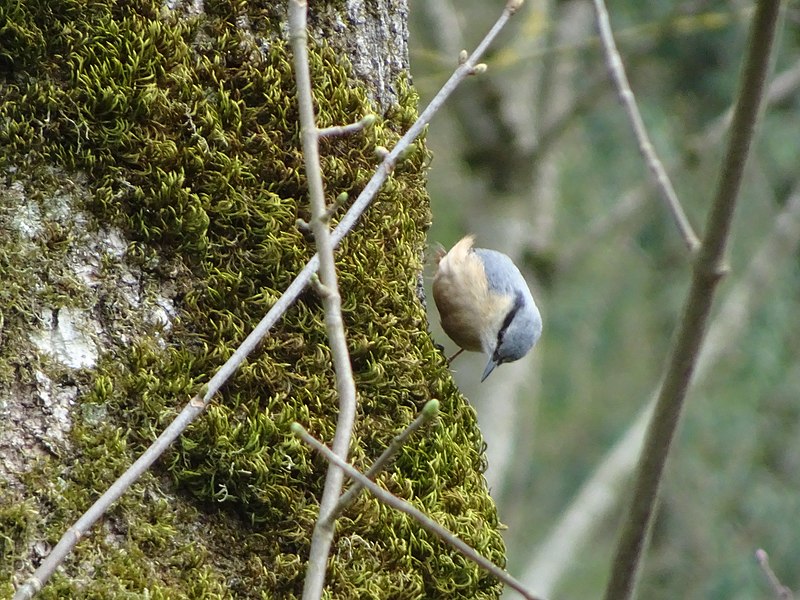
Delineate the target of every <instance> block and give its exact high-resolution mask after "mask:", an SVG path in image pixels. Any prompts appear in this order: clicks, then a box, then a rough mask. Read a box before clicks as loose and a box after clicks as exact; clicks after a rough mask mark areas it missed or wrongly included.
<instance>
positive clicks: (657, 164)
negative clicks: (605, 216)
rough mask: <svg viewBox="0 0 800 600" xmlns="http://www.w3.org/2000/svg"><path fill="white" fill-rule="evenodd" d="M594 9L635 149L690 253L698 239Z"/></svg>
mask: <svg viewBox="0 0 800 600" xmlns="http://www.w3.org/2000/svg"><path fill="white" fill-rule="evenodd" d="M594 7H595V11H596V12H597V26H598V29H599V31H600V40H601V41H602V43H603V49H604V51H605V53H606V61H607V65H608V70H609V72H610V74H611V78H612V80H613V81H614V85H616V87H617V93H618V94H619V99H620V101H621V102H622V106H623V107H624V108H625V112H627V113H628V118H629V119H630V122H631V126H632V127H633V134H634V135H635V136H636V141H637V142H638V144H639V151H640V152H641V153H642V156H643V157H644V160H645V162H646V163H647V166H648V167H649V168H650V171H651V172H652V173H653V177H654V178H655V180H656V183H657V184H658V189H659V191H660V192H661V197H662V198H663V199H664V202H665V203H666V205H667V208H668V209H669V211H670V213H671V214H672V218H673V219H675V224H676V225H677V226H678V231H679V232H680V234H681V237H682V238H683V241H684V243H685V244H686V247H687V248H688V249H689V251H690V252H691V253H694V252H695V251H696V250H697V249H698V248H699V246H700V241H699V240H698V239H697V234H696V233H695V232H694V230H693V229H692V226H691V224H690V223H689V219H688V218H687V217H686V213H685V212H684V210H683V207H682V206H681V203H680V200H679V199H678V195H677V194H676V193H675V188H674V187H673V186H672V182H671V181H670V179H669V175H667V171H666V169H664V165H663V164H662V163H661V160H660V159H659V158H658V155H657V154H656V151H655V148H653V144H652V142H651V141H650V136H648V135H647V128H646V127H645V126H644V121H643V120H642V115H641V113H640V112H639V107H638V106H637V105H636V97H635V96H634V95H633V91H632V90H631V86H630V83H628V77H627V75H625V67H624V66H623V64H622V58H621V57H620V55H619V51H618V50H617V45H616V43H615V42H614V34H613V32H612V30H611V23H610V21H609V18H608V11H607V10H606V6H605V3H604V2H603V0H594Z"/></svg>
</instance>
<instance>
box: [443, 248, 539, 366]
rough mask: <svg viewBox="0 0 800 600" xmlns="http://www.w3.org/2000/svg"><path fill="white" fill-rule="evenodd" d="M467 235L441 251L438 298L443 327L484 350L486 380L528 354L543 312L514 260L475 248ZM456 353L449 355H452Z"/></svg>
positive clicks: (457, 338)
mask: <svg viewBox="0 0 800 600" xmlns="http://www.w3.org/2000/svg"><path fill="white" fill-rule="evenodd" d="M474 243H475V236H473V235H467V236H465V237H463V238H462V239H461V240H459V241H458V242H457V243H456V244H455V245H454V246H453V247H452V248H451V249H450V251H449V252H445V251H444V249H443V248H442V249H440V251H439V252H438V253H437V255H436V272H435V274H434V276H433V299H434V302H435V303H436V308H437V309H438V310H439V317H440V320H441V323H442V329H444V331H445V333H446V334H447V335H448V336H449V337H450V339H452V340H453V341H454V342H455V343H456V344H458V346H459V347H460V348H461V350H459V351H458V352H457V353H456V354H455V355H454V356H453V357H452V358H455V357H456V356H458V355H459V354H461V352H463V351H464V350H468V351H470V352H484V353H485V354H487V355H488V356H489V362H488V363H487V364H486V368H485V369H484V371H483V375H482V376H481V382H483V381H485V380H486V378H487V377H489V375H490V374H491V373H492V371H494V369H495V368H496V367H497V366H498V365H501V364H503V363H507V362H513V361H515V360H519V359H520V358H522V357H523V356H525V355H526V354H527V353H528V352H529V351H530V350H531V348H533V346H534V345H535V344H536V342H537V341H538V340H539V338H540V337H541V335H542V317H541V314H540V313H539V308H538V307H537V306H536V302H535V301H534V300H533V295H532V294H531V291H530V288H529V287H528V284H527V283H526V281H525V278H524V277H523V276H522V273H520V271H519V269H518V268H517V266H516V265H515V264H514V262H513V261H512V260H511V259H510V258H509V257H508V256H507V255H505V254H503V253H502V252H497V251H496V250H488V249H486V248H473V244H474ZM452 358H451V359H450V360H452Z"/></svg>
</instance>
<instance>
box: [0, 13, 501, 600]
mask: <svg viewBox="0 0 800 600" xmlns="http://www.w3.org/2000/svg"><path fill="white" fill-rule="evenodd" d="M311 9H312V14H311V25H312V31H311V38H312V44H311V60H312V78H313V83H314V86H315V94H316V100H317V114H318V121H319V125H320V126H323V127H324V126H329V125H341V124H346V123H350V122H353V121H356V120H358V119H359V118H360V117H361V116H363V115H364V114H365V113H368V112H374V113H376V114H377V115H378V117H379V118H378V121H377V123H376V124H375V126H374V127H372V128H370V129H369V130H367V131H365V132H362V133H358V134H355V135H352V136H349V137H345V138H330V139H329V138H326V139H325V140H324V141H323V144H322V147H321V152H322V163H323V169H324V173H325V185H326V191H327V195H328V196H329V200H332V199H333V198H336V197H337V196H338V195H339V194H341V193H342V192H347V193H348V194H349V197H350V198H355V196H356V195H357V194H358V192H359V191H360V190H361V189H362V188H363V186H364V185H365V183H366V181H367V180H368V179H369V177H370V175H371V173H372V171H373V169H374V168H375V166H376V165H377V160H376V158H375V148H376V146H385V147H391V146H392V145H393V144H394V142H395V141H396V140H397V139H398V138H399V136H400V135H401V134H402V132H403V131H405V130H406V129H407V128H408V127H409V126H410V124H411V123H412V122H413V119H414V117H415V114H416V96H415V94H414V93H413V91H412V90H411V88H410V84H409V82H408V80H407V79H406V77H407V76H406V74H405V73H406V71H407V68H408V60H407V47H406V44H407V31H406V24H405V20H406V14H407V7H406V5H405V3H404V2H402V1H400V0H398V1H393V0H386V1H384V2H380V3H378V4H377V6H376V5H375V4H374V3H373V4H370V5H369V7H368V8H367V6H366V5H363V4H361V3H357V2H345V3H341V4H339V5H337V6H332V5H326V6H324V7H322V8H319V7H317V6H312V7H311ZM285 15H286V7H285V6H284V5H283V4H270V3H265V4H264V5H261V4H258V3H226V2H207V3H205V4H203V3H200V2H195V3H193V4H188V3H183V4H179V3H167V4H166V5H163V6H162V4H160V3H157V2H152V1H150V0H137V1H134V2H127V3H119V4H117V3H113V2H102V1H97V2H92V3H83V2H72V1H67V0H64V1H57V2H50V3H25V2H20V3H15V4H13V5H10V4H9V5H7V6H4V7H0V166H1V167H2V172H3V173H4V175H5V177H4V180H3V181H2V182H0V232H1V233H2V236H0V273H2V275H3V283H2V285H1V286H0V456H1V457H2V463H1V464H0V493H1V494H2V497H3V502H2V503H0V539H2V540H3V545H2V546H1V547H0V548H2V553H3V554H2V558H3V560H2V561H0V595H3V596H7V595H9V594H10V593H11V592H12V590H13V588H14V587H15V586H16V585H19V584H20V583H21V582H22V581H23V580H24V579H25V578H26V577H27V576H29V575H30V573H31V572H32V570H33V569H34V568H35V567H36V565H37V564H39V562H41V559H42V557H43V556H45V555H46V554H47V552H48V550H49V548H50V547H51V545H52V544H55V543H56V542H57V541H58V539H59V538H60V537H61V535H62V534H63V533H64V532H65V531H66V529H67V528H68V527H69V526H70V524H72V523H73V522H74V521H75V520H76V519H77V517H78V516H79V515H80V514H81V513H82V512H83V511H85V510H86V509H87V508H88V507H89V506H90V505H91V503H92V502H94V501H95V500H96V499H97V497H98V496H99V495H100V494H101V493H102V492H103V491H104V490H105V489H106V488H107V487H108V486H109V485H110V484H111V483H112V482H113V481H114V480H115V479H116V478H117V477H118V476H119V475H120V474H121V473H122V472H123V471H124V470H125V469H126V468H127V466H128V465H129V464H130V463H131V462H132V461H133V460H135V459H136V457H137V456H138V455H140V454H141V452H142V451H143V450H144V449H145V448H146V447H147V446H148V445H149V444H150V442H151V441H152V440H153V439H154V438H155V437H156V436H157V435H158V434H159V433H160V432H161V431H162V430H163V429H164V427H165V426H166V425H167V424H168V423H169V422H170V420H171V419H172V418H173V417H174V416H175V414H177V412H179V411H180V410H181V408H182V407H183V406H184V405H185V403H186V402H187V400H188V398H190V397H191V396H193V395H194V394H195V393H197V391H198V390H199V389H200V387H201V386H202V385H203V383H204V382H205V381H207V380H208V379H209V378H210V377H211V375H213V373H214V372H215V370H216V369H217V368H219V366H220V365H221V364H222V363H223V362H224V361H225V359H226V358H228V357H229V356H230V354H231V353H232V352H233V351H234V349H235V348H236V346H237V345H238V344H239V343H240V342H241V341H242V339H244V337H245V336H246V335H247V334H248V333H249V332H250V331H251V330H252V328H253V326H254V325H255V324H256V323H257V322H258V320H259V319H260V318H261V316H263V314H264V313H265V312H266V311H267V310H268V309H269V308H270V306H271V305H272V304H273V303H274V302H275V300H276V299H277V298H278V296H279V295H280V294H281V292H282V291H283V290H284V289H285V288H286V286H287V285H288V284H289V283H290V282H291V280H292V279H293V277H294V275H295V274H296V273H297V272H298V271H299V270H300V269H301V268H302V267H303V265H304V264H305V263H306V261H307V260H308V259H309V258H310V257H311V256H313V254H314V248H313V242H312V241H311V240H310V239H309V238H308V237H307V236H305V234H304V233H303V232H302V231H301V230H299V229H298V228H297V226H296V220H297V219H298V218H303V219H308V216H309V213H308V208H307V205H306V204H307V202H306V198H305V196H306V191H305V177H304V175H303V171H302V161H301V156H300V150H299V148H300V142H299V135H298V131H299V126H298V124H297V118H296V112H297V111H296V104H295V98H294V83H293V74H292V70H291V57H290V55H289V52H288V44H287V41H286V39H285V35H286V28H285V22H284V20H285ZM3 20H5V23H3ZM426 160H427V153H426V151H425V150H424V147H423V146H422V145H421V144H420V145H419V146H418V148H417V150H416V151H415V152H414V153H412V155H410V156H409V157H408V158H406V159H405V161H404V162H403V163H402V164H400V165H399V166H398V168H397V169H396V171H395V173H394V176H393V178H392V179H391V180H390V181H389V182H388V184H387V185H386V186H385V188H384V190H383V192H382V193H381V194H380V196H379V198H378V199H377V200H376V201H375V203H374V205H373V206H372V208H370V209H369V211H368V212H367V214H366V215H365V216H364V217H363V219H362V221H361V223H360V224H359V226H358V227H357V229H356V231H355V232H354V233H353V234H352V235H351V236H350V237H348V238H347V239H346V240H345V241H344V242H343V244H342V246H341V247H340V250H339V252H338V254H337V259H338V269H339V276H340V285H341V288H342V290H341V291H342V300H343V302H342V303H343V308H344V317H345V320H346V325H347V327H348V343H349V347H350V352H351V358H352V362H353V367H354V371H355V376H356V383H357V385H358V392H359V400H360V404H359V414H358V422H357V424H356V429H355V436H354V442H353V448H352V453H351V456H352V459H351V460H352V462H353V463H354V464H355V465H356V466H358V467H360V468H366V466H368V465H369V464H370V462H371V461H372V460H373V459H374V458H376V457H377V456H378V455H379V454H380V452H381V451H382V449H383V448H384V447H385V446H386V445H387V444H388V443H389V441H390V440H391V439H392V437H393V436H394V435H395V434H396V433H397V432H398V430H399V429H400V428H402V427H403V425H404V424H405V423H406V422H408V421H410V420H412V419H413V418H414V416H415V415H416V413H417V412H418V411H419V409H420V408H421V407H422V406H423V405H424V403H425V402H426V401H427V400H429V399H431V398H434V397H435V398H438V399H439V400H440V401H441V402H442V416H441V419H440V423H439V424H438V425H437V426H435V427H433V428H431V429H430V430H429V431H427V432H423V433H422V434H419V435H418V436H417V438H416V440H415V441H414V442H413V443H412V444H411V446H409V447H407V448H405V449H404V450H402V451H401V452H400V454H399V455H398V458H397V460H396V463H395V465H394V467H393V468H391V469H390V470H389V471H388V472H387V473H385V474H384V475H383V476H382V477H381V478H380V479H379V481H381V482H382V484H383V485H385V486H386V487H387V488H388V489H390V490H391V491H393V492H395V493H397V494H399V495H401V496H403V497H404V498H406V499H409V500H411V501H412V502H414V503H415V504H417V505H418V506H419V507H420V508H422V509H424V510H426V511H427V512H428V513H429V514H431V515H432V516H434V517H435V518H437V519H438V520H439V521H441V522H442V523H443V524H444V525H446V526H448V527H449V528H450V529H451V530H453V531H455V532H456V533H457V534H458V535H460V536H461V537H462V538H463V539H465V541H467V542H468V543H470V544H471V545H473V546H474V547H475V548H476V549H477V550H478V551H480V552H481V553H483V554H484V555H486V556H488V557H489V558H491V559H492V560H494V561H495V562H498V563H501V564H502V563H503V561H504V558H503V556H504V547H503V543H502V540H501V538H500V534H499V532H498V522H497V517H496V513H495V509H494V504H493V502H492V501H491V499H490V498H489V496H488V493H487V490H486V486H485V482H484V480H483V477H482V470H483V468H484V457H483V454H482V443H483V442H482V438H481V436H480V433H479V432H478V430H477V426H476V423H475V415H474V411H473V410H472V409H471V408H470V407H469V405H468V404H467V403H466V402H465V400H464V399H463V397H461V396H460V394H458V392H457V390H456V388H455V387H454V385H453V383H452V380H451V379H450V375H449V373H448V371H447V369H446V365H445V363H444V360H443V357H442V355H441V353H440V352H439V350H437V349H436V347H435V346H434V344H433V342H432V340H431V339H430V337H429V336H428V335H427V334H426V325H427V321H426V316H425V309H424V306H423V305H422V304H421V303H420V301H419V300H418V296H417V289H418V281H419V275H420V273H421V270H422V264H421V256H422V250H423V246H424V234H425V231H426V229H427V226H428V223H429V220H430V214H429V210H428V201H427V196H426V192H425V189H424V184H425V177H424V165H425V163H426ZM342 210H344V209H342ZM334 221H335V218H334ZM334 393H335V392H334V386H333V383H332V369H331V366H330V356H329V351H328V348H327V343H326V339H325V332H324V326H323V321H322V313H321V310H320V306H319V302H318V300H317V298H316V297H315V295H314V294H313V293H312V292H307V293H306V294H305V295H304V296H303V297H301V299H300V301H299V302H298V303H297V304H296V305H295V306H294V307H293V308H292V309H291V310H290V311H289V313H288V314H287V315H286V317H285V318H284V319H283V320H282V321H281V322H280V323H279V325H278V326H277V327H276V328H275V329H274V330H273V332H272V334H271V335H270V336H269V337H268V338H267V339H266V340H265V341H264V342H263V343H262V345H261V347H260V348H259V350H257V351H256V352H255V353H254V354H253V355H252V356H251V357H250V359H249V361H248V362H247V363H246V364H245V366H244V367H243V368H242V369H241V370H240V372H239V373H238V374H237V375H236V376H235V378H234V379H233V380H232V381H231V382H230V383H229V384H228V385H227V386H226V387H225V388H224V390H223V393H222V394H221V395H220V397H218V398H217V399H216V401H215V402H214V403H213V404H212V406H211V407H210V408H209V409H208V410H207V411H206V412H205V413H204V414H203V415H202V416H201V417H200V418H198V419H197V421H196V422H195V423H194V424H193V425H192V426H191V428H190V429H189V431H188V432H187V433H186V434H185V435H184V436H182V437H181V438H180V440H179V441H178V442H177V443H176V444H175V445H174V447H173V448H172V449H171V451H170V452H169V453H168V454H167V455H165V456H164V457H163V458H162V459H161V460H160V461H159V462H158V463H157V464H156V467H155V468H154V469H153V470H152V471H151V472H150V473H148V474H147V475H146V476H144V477H142V478H141V479H140V480H139V481H138V482H137V483H136V484H135V485H134V486H133V488H132V489H131V490H129V491H128V493H127V494H125V495H124V496H123V497H122V498H121V499H120V501H118V502H117V503H116V504H115V505H114V507H113V508H112V509H111V510H110V511H109V512H108V513H107V514H106V517H105V519H104V520H102V521H101V522H100V523H98V524H97V525H96V526H95V527H94V529H93V530H92V531H90V533H89V535H88V536H87V539H84V540H82V541H81V542H80V543H79V545H78V546H77V548H76V549H75V551H74V552H73V554H72V555H71V556H70V558H69V559H68V560H67V562H66V563H65V566H64V569H63V570H62V571H60V572H59V573H57V574H56V575H55V576H54V577H53V579H52V580H51V581H50V582H49V583H48V585H47V586H45V588H44V589H43V590H42V592H41V596H42V597H50V598H67V597H70V598H73V597H74V598H77V597H97V598H101V597H103V598H121V597H143V595H144V594H148V595H149V597H152V598H265V597H276V598H292V597H295V596H296V595H298V594H299V592H300V588H301V585H302V581H303V573H304V568H305V561H306V559H307V556H308V550H309V539H310V533H311V531H312V529H313V525H314V521H315V519H316V512H317V501H318V498H319V495H320V491H321V489H322V481H323V477H324V474H325V470H326V469H325V464H324V463H323V462H322V461H321V460H320V459H319V458H318V457H317V456H315V455H314V454H312V453H311V452H310V451H309V450H308V449H306V448H305V447H304V446H302V445H301V444H300V443H299V442H298V441H296V440H295V439H294V438H293V437H292V435H291V433H290V431H289V426H290V425H291V423H292V422H293V421H298V422H300V423H301V424H302V425H304V426H305V427H306V428H307V429H309V431H311V432H312V433H313V434H314V435H316V436H317V437H318V438H320V439H322V440H323V441H326V442H328V441H330V439H331V438H332V436H333V427H334V424H335V417H336V414H335V411H336V408H335V407H336V399H335V397H334ZM328 582H329V591H330V593H331V594H332V597H336V598H420V597H425V598H437V597H447V598H461V597H463V598H494V597H497V595H498V593H499V586H498V584H497V583H496V582H495V581H494V580H493V579H492V578H490V577H489V576H488V575H486V574H485V573H483V572H480V571H479V570H478V569H477V567H475V566H474V565H472V564H471V563H467V562H466V561H465V560H464V559H462V558H461V557H460V556H459V555H457V554H456V553H455V552H453V551H451V550H450V549H448V548H445V547H443V546H442V545H441V544H440V543H439V542H438V541H437V540H436V539H434V538H432V537H431V536H429V535H428V534H427V533H425V532H424V531H423V530H422V529H421V528H420V527H418V526H417V524H416V523H413V522H411V521H409V520H408V519H407V518H406V517H405V516H404V515H402V514H398V513H395V512H392V511H389V510H388V509H386V508H384V507H382V506H380V505H379V504H378V503H377V502H376V501H375V500H374V499H373V498H371V497H368V496H362V497H361V498H360V499H359V500H358V501H357V502H356V504H355V505H354V506H353V507H352V508H351V509H349V510H348V511H346V512H345V513H344V515H343V518H342V519H341V520H340V521H339V524H338V528H337V537H336V539H335V540H334V547H333V551H332V556H331V559H330V561H329V568H328ZM126 595H130V596H126Z"/></svg>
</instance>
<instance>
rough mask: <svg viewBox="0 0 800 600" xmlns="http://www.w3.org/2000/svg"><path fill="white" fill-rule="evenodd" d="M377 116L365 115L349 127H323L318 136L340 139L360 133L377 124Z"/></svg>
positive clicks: (318, 131) (318, 130)
mask: <svg viewBox="0 0 800 600" xmlns="http://www.w3.org/2000/svg"><path fill="white" fill-rule="evenodd" d="M375 120H376V117H375V115H365V116H364V117H363V118H362V119H361V120H359V121H356V122H355V123H350V124H349V125H338V126H335V127H323V128H322V129H317V135H318V136H319V137H321V138H323V137H340V136H343V135H350V134H352V133H358V132H359V131H361V130H363V129H366V128H368V127H371V126H372V125H373V124H374V123H375Z"/></svg>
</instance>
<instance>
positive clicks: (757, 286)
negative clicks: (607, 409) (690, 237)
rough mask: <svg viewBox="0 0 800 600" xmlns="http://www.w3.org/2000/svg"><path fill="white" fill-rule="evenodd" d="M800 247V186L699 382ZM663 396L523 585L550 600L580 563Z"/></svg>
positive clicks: (716, 333) (620, 444)
mask: <svg viewBox="0 0 800 600" xmlns="http://www.w3.org/2000/svg"><path fill="white" fill-rule="evenodd" d="M798 246H800V188H799V189H797V190H795V191H794V192H793V193H792V194H791V195H790V197H789V199H788V201H787V202H786V206H785V207H784V209H783V210H782V211H781V212H780V213H779V214H778V215H777V216H776V217H775V220H774V222H773V225H772V229H771V231H770V232H769V233H768V234H767V235H766V236H765V239H764V241H763V243H762V244H761V246H760V247H759V249H758V251H757V252H756V253H755V254H754V256H753V258H752V259H751V260H750V262H749V263H748V265H747V269H746V271H745V272H744V274H743V276H742V277H741V278H740V279H739V280H738V281H737V282H736V283H735V285H734V286H733V287H731V289H730V290H729V291H728V294H727V296H726V297H725V301H724V302H723V304H722V306H721V307H720V310H719V312H718V313H717V315H716V317H715V318H714V321H713V323H711V326H710V327H709V330H708V334H707V336H706V342H705V344H704V345H703V348H702V350H701V352H700V356H699V357H698V360H697V368H696V370H695V375H694V379H695V383H699V382H700V381H702V380H703V379H705V378H706V377H707V376H708V374H709V373H710V372H711V370H712V369H713V368H714V367H715V366H716V365H717V364H718V363H719V361H720V359H721V358H722V356H723V354H724V353H725V352H726V351H728V349H730V348H735V347H737V346H738V345H739V344H740V341H739V340H740V339H741V337H742V335H743V333H744V332H745V328H746V325H747V322H748V317H749V315H751V314H752V313H753V312H754V311H755V310H756V308H757V306H758V303H759V301H761V300H763V299H764V298H765V297H766V296H767V294H765V291H766V290H768V289H770V287H771V286H772V285H773V284H774V280H775V278H776V277H777V276H778V273H780V268H781V267H782V266H783V265H784V264H785V263H786V261H787V260H789V258H790V257H791V256H793V255H794V253H795V252H797V248H798ZM657 398H658V389H656V390H654V391H653V393H652V394H651V395H650V399H649V400H648V402H647V405H646V406H645V407H644V408H643V409H642V410H641V411H639V414H638V415H637V416H636V419H635V420H634V422H633V424H631V425H630V426H629V427H628V429H627V430H626V431H625V433H624V434H623V435H622V436H621V437H620V438H619V440H618V441H617V442H616V444H614V446H613V447H612V448H611V449H610V450H609V451H608V452H607V453H606V455H605V456H604V457H603V460H602V461H601V462H600V465H599V466H598V467H597V468H596V469H595V471H594V473H593V474H592V476H591V478H590V479H589V480H588V481H586V482H585V483H584V484H583V485H582V486H581V489H580V490H579V491H578V493H577V494H576V495H575V499H574V500H573V501H572V502H571V503H570V505H569V506H568V507H567V508H566V509H565V510H564V511H563V512H562V513H561V516H560V517H559V519H558V521H557V522H556V523H555V524H554V525H553V527H552V528H551V530H550V532H549V534H548V535H547V537H546V538H545V541H544V542H542V543H541V544H540V545H539V547H538V549H537V551H536V553H535V554H534V555H533V557H532V558H531V561H530V562H529V564H528V566H527V567H526V568H525V571H524V573H525V574H524V575H523V577H522V579H523V581H524V582H526V583H527V584H528V585H530V586H532V587H535V589H536V590H537V591H538V592H539V593H541V594H543V595H545V596H547V595H550V594H551V593H552V590H553V589H555V587H556V585H557V584H558V581H559V579H560V578H561V577H563V576H564V574H565V573H566V572H567V570H568V569H569V568H570V566H571V565H573V564H574V561H575V560H576V556H577V554H578V549H579V548H580V547H581V546H583V545H584V544H586V542H587V540H588V539H589V537H590V535H591V532H592V530H593V529H594V528H596V527H597V526H598V524H599V523H602V522H604V519H605V518H606V516H607V515H608V514H609V513H610V511H611V510H612V508H613V507H614V506H616V504H617V503H618V499H619V496H620V491H621V488H622V485H623V484H624V482H625V481H626V480H627V478H628V477H629V475H630V473H631V471H633V469H634V467H635V466H636V457H638V456H639V455H640V453H641V449H642V444H643V443H644V435H645V431H646V429H647V424H648V422H649V420H650V417H651V415H652V412H653V405H654V404H655V403H656V400H657Z"/></svg>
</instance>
